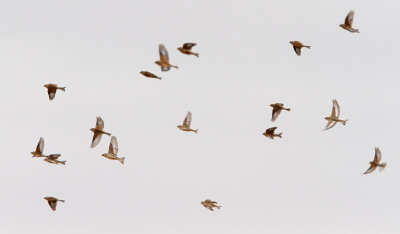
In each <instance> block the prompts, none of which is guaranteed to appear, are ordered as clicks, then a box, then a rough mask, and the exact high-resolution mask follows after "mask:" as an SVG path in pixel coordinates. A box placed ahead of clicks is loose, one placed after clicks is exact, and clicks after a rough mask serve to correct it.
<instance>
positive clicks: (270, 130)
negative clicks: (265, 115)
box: [263, 127, 282, 139]
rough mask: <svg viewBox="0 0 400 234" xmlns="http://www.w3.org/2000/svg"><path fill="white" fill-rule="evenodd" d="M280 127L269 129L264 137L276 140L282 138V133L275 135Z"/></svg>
mask: <svg viewBox="0 0 400 234" xmlns="http://www.w3.org/2000/svg"><path fill="white" fill-rule="evenodd" d="M277 128H278V127H272V128H268V129H267V130H265V132H264V133H263V135H264V136H266V137H268V138H271V139H274V137H279V138H282V133H275V130H276V129H277Z"/></svg>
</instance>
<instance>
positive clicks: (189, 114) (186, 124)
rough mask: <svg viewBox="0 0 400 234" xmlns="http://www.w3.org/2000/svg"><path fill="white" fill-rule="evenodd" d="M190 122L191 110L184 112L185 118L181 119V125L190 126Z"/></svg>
mask: <svg viewBox="0 0 400 234" xmlns="http://www.w3.org/2000/svg"><path fill="white" fill-rule="evenodd" d="M191 123H192V112H190V111H189V112H188V113H187V114H186V117H185V120H183V126H185V127H187V128H190V124H191Z"/></svg>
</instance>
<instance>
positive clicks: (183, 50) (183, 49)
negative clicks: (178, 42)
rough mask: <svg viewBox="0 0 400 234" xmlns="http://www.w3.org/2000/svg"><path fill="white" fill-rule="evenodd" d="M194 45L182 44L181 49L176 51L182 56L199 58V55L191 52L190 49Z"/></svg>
mask: <svg viewBox="0 0 400 234" xmlns="http://www.w3.org/2000/svg"><path fill="white" fill-rule="evenodd" d="M195 45H196V43H185V44H183V46H182V47H179V48H178V50H179V51H180V52H181V53H182V54H187V55H194V56H196V57H197V58H198V57H199V53H194V52H193V51H192V47H193V46H195Z"/></svg>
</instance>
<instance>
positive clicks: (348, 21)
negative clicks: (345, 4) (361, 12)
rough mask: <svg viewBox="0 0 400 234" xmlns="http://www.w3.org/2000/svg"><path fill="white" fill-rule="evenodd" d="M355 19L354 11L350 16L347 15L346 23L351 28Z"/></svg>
mask: <svg viewBox="0 0 400 234" xmlns="http://www.w3.org/2000/svg"><path fill="white" fill-rule="evenodd" d="M353 18H354V11H350V12H349V14H347V16H346V19H345V20H344V23H345V24H347V25H348V26H350V27H351V26H352V25H353Z"/></svg>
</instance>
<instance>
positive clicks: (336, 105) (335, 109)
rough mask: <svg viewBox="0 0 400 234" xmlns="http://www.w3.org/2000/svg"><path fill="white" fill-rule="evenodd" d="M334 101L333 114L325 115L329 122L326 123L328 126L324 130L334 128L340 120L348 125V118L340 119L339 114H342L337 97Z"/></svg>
mask: <svg viewBox="0 0 400 234" xmlns="http://www.w3.org/2000/svg"><path fill="white" fill-rule="evenodd" d="M332 101H333V107H332V113H331V116H329V117H325V119H326V120H328V123H327V124H326V127H325V129H324V130H328V129H330V128H333V126H335V125H336V123H337V122H340V123H342V124H343V125H346V122H347V119H346V120H341V119H339V116H340V106H339V103H338V102H337V101H336V99H333V100H332ZM324 130H323V131H324Z"/></svg>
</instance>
